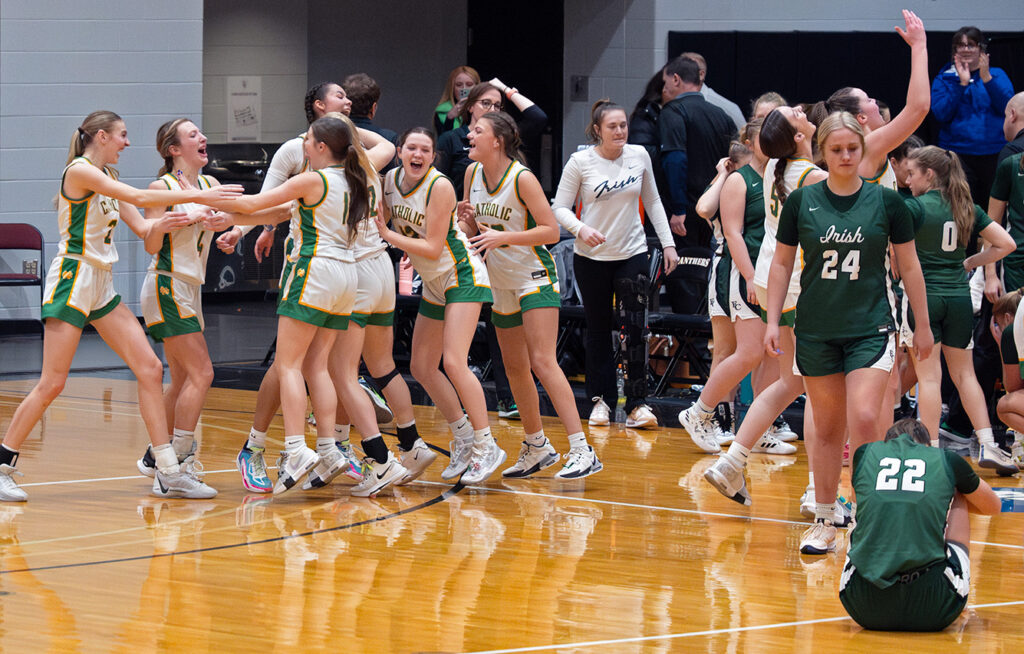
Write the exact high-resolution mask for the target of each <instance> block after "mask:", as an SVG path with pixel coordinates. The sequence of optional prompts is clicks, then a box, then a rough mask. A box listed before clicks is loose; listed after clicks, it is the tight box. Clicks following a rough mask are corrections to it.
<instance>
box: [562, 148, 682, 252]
mask: <svg viewBox="0 0 1024 654" xmlns="http://www.w3.org/2000/svg"><path fill="white" fill-rule="evenodd" d="M577 195H578V196H579V198H580V202H581V204H582V210H581V212H580V218H576V214H575V213H574V212H573V210H572V206H573V203H574V202H575V200H576V197H577ZM641 198H642V199H643V202H644V209H646V210H647V215H648V216H649V217H650V219H651V222H652V224H653V225H654V230H655V232H657V234H658V240H659V241H660V242H661V247H662V248H666V247H675V241H674V240H673V239H672V230H671V229H670V228H669V225H668V217H667V216H666V215H665V209H664V207H663V206H662V204H661V197H660V196H659V195H658V188H657V186H655V183H654V169H653V167H652V166H651V157H650V155H648V154H647V150H645V149H644V148H643V147H642V146H639V145H627V146H625V147H624V148H623V150H622V154H621V155H620V156H619V158H618V159H615V160H609V159H605V158H604V157H602V156H601V155H600V154H598V152H597V149H596V148H587V149H586V150H582V151H580V152H575V153H573V155H572V156H571V157H569V163H567V164H566V165H565V170H564V171H562V179H561V181H560V182H559V183H558V192H557V193H556V194H555V202H554V204H553V208H554V212H555V218H557V219H558V222H559V224H560V225H561V226H562V227H564V228H565V229H566V230H567V231H568V232H570V233H571V234H572V235H574V236H578V235H579V232H580V229H582V228H583V226H584V225H586V226H587V227H591V228H593V229H596V230H597V231H599V232H601V233H602V234H604V235H605V238H606V239H607V240H606V241H605V242H604V243H602V244H601V245H598V246H596V247H591V246H589V245H587V244H586V243H584V242H583V241H582V240H580V239H578V238H577V239H576V244H575V247H574V251H575V252H576V254H579V255H581V256H584V257H587V258H588V259H594V260H597V261H618V260H621V259H628V258H629V257H632V256H634V255H637V254H640V253H641V252H647V238H646V236H645V235H644V227H643V224H642V223H641V221H640V203H639V201H640V200H641Z"/></svg>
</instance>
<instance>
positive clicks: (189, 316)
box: [140, 270, 205, 341]
mask: <svg viewBox="0 0 1024 654" xmlns="http://www.w3.org/2000/svg"><path fill="white" fill-rule="evenodd" d="M202 290H203V289H202V287H201V286H199V285H198V284H189V283H188V282H184V281H182V280H180V279H175V278H174V277H171V276H170V275H159V274H157V273H156V272H154V271H152V270H151V271H149V272H148V273H146V281H144V282H143V283H142V297H141V298H140V300H141V303H142V317H143V319H145V321H146V330H147V331H148V332H149V335H150V336H151V337H152V338H153V340H155V341H162V340H164V339H165V338H168V337H171V336H180V335H182V334H192V333H195V332H201V331H203V328H204V326H205V325H204V323H203V293H202Z"/></svg>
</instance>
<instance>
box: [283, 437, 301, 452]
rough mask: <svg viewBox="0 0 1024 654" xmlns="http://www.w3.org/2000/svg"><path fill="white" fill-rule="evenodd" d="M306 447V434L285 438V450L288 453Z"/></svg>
mask: <svg viewBox="0 0 1024 654" xmlns="http://www.w3.org/2000/svg"><path fill="white" fill-rule="evenodd" d="M305 446H306V435H305V434H295V435H293V436H285V437H284V449H285V451H286V452H294V451H296V450H301V449H302V448H303V447H305Z"/></svg>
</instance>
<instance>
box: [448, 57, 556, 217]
mask: <svg viewBox="0 0 1024 654" xmlns="http://www.w3.org/2000/svg"><path fill="white" fill-rule="evenodd" d="M505 100H508V101H509V102H510V103H511V104H513V105H515V107H516V109H518V110H519V111H520V112H521V113H520V116H519V120H518V121H516V123H517V126H518V128H519V133H520V135H521V136H522V140H523V142H524V143H531V142H533V141H534V140H536V138H537V137H538V136H540V133H541V131H542V130H543V129H544V127H545V126H546V125H547V124H548V115H547V114H546V113H544V111H543V110H542V109H541V108H540V107H538V106H537V105H535V104H534V103H533V100H531V99H529V98H528V97H526V96H525V95H523V94H522V93H520V92H519V89H517V88H515V87H512V86H507V85H506V84H505V83H504V82H502V81H501V80H500V79H498V78H497V77H495V78H494V79H492V80H491V81H489V82H484V83H481V84H477V85H476V86H474V87H473V88H472V89H470V91H469V95H468V96H466V103H465V104H464V105H463V106H462V112H461V113H460V114H459V119H460V120H461V121H462V125H461V126H459V127H457V128H455V129H453V130H451V131H448V132H445V133H444V134H442V135H441V136H440V137H439V138H438V139H437V154H438V158H437V163H436V164H435V167H436V168H437V169H438V170H440V171H441V172H442V173H444V174H445V175H447V176H448V178H449V179H450V180H452V184H454V185H455V196H456V197H459V198H461V197H462V186H463V184H464V183H465V172H466V168H467V167H468V166H469V164H471V163H472V161H471V160H470V158H469V138H468V135H469V130H470V128H471V127H473V126H474V125H475V124H476V121H477V120H478V119H479V118H480V117H481V116H483V115H484V114H486V113H490V112H492V111H501V109H502V107H503V106H504V104H505Z"/></svg>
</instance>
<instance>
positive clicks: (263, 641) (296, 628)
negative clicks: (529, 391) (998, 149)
mask: <svg viewBox="0 0 1024 654" xmlns="http://www.w3.org/2000/svg"><path fill="white" fill-rule="evenodd" d="M30 387H31V382H26V381H10V382H0V430H2V429H5V428H6V426H7V424H8V423H9V421H10V416H11V414H12V413H13V411H14V409H15V407H16V406H17V403H18V402H19V400H20V399H21V397H23V396H24V394H25V392H26V391H27V390H28V389H29V388H30ZM254 399H255V394H254V393H252V392H248V391H233V390H220V389H214V390H213V391H211V393H210V395H209V398H208V401H207V408H206V410H205V412H204V414H203V418H202V426H201V432H200V434H201V439H202V445H201V449H200V454H201V458H202V460H203V462H204V464H205V466H206V470H207V478H206V480H207V482H208V483H210V484H211V485H213V486H214V487H216V488H218V489H219V490H220V494H219V495H218V496H217V498H216V499H214V500H209V501H188V500H171V501H166V500H158V499H156V498H154V497H151V496H150V495H149V486H150V484H149V480H148V479H145V478H143V477H141V476H139V475H138V474H137V473H136V470H135V459H136V458H138V456H139V455H140V454H141V453H142V451H143V449H144V448H145V446H146V443H147V439H146V436H145V432H144V430H143V428H142V423H141V420H140V419H139V417H138V411H137V404H136V397H135V390H134V385H133V384H132V383H130V382H126V381H118V380H108V379H101V378H82V377H78V378H72V379H71V380H69V382H68V385H67V388H66V390H65V392H64V394H63V396H62V397H61V398H59V399H58V400H57V401H56V402H55V403H54V404H53V406H52V407H51V408H50V409H49V411H48V413H47V415H46V418H45V420H44V421H43V422H42V424H40V425H39V427H37V429H36V430H35V432H33V435H32V437H31V438H30V440H29V441H27V442H26V445H25V447H24V449H23V453H22V455H21V459H20V461H19V465H18V467H19V469H20V470H22V471H24V473H25V477H24V478H22V479H21V480H20V481H21V482H22V485H23V487H24V488H25V489H26V491H27V492H28V493H29V495H30V501H29V502H28V503H26V504H2V505H0V650H3V651H18V652H78V651H81V652H109V651H117V652H164V651H187V652H235V651H268V652H269V651H273V652H286V651H288V652H320V651H344V652H479V651H507V652H527V651H564V652H675V651H680V652H683V651H686V652H689V651H700V652H729V653H733V652H818V651H828V652H834V651H842V652H846V651H849V652H876V653H878V652H890V651H895V650H902V651H905V652H917V651H920V652H936V651H970V652H1018V651H1020V649H1021V647H1022V646H1024V635H1022V634H1024V626H1022V625H1024V590H1022V589H1024V539H1022V534H1024V515H1021V514H1002V515H999V516H995V517H993V518H983V517H974V518H973V523H972V528H973V531H972V543H971V561H972V567H973V570H972V588H971V600H970V606H969V608H968V610H967V611H966V612H965V614H964V616H962V617H961V618H960V620H958V621H957V622H956V623H955V624H954V625H953V626H952V627H950V628H949V629H947V630H946V631H945V632H942V633H938V634H927V635H909V634H891V633H871V632H866V631H862V630H861V629H860V628H859V627H857V626H856V625H855V624H854V623H853V622H852V621H851V620H849V619H848V618H847V617H846V614H845V612H844V611H843V608H842V606H841V605H840V603H839V600H838V599H837V587H838V582H839V573H840V567H841V564H842V552H839V553H836V554H833V555H830V556H826V557H804V556H801V555H800V554H799V553H798V552H797V544H798V541H799V537H800V534H801V532H802V530H803V529H804V526H805V523H804V521H803V520H802V519H801V518H800V515H799V512H798V510H797V509H798V507H797V501H796V498H797V497H798V496H799V495H800V493H801V491H802V490H803V487H804V484H805V482H806V458H805V456H803V452H802V449H801V451H800V452H798V454H797V455H796V456H793V457H767V456H763V455H754V456H753V457H752V459H751V464H750V477H749V478H750V486H751V492H752V494H753V496H754V505H753V507H750V508H749V509H748V508H745V507H742V506H740V505H738V504H735V503H733V502H731V501H729V500H727V499H725V498H723V497H721V496H720V495H719V494H718V493H717V492H716V491H715V490H714V489H712V488H711V487H710V486H709V485H708V484H707V483H706V482H705V481H704V480H703V478H702V473H703V471H704V470H705V468H706V467H707V466H708V465H709V464H710V463H711V462H712V458H711V457H708V456H704V455H701V454H700V453H698V452H697V451H696V450H695V448H694V447H693V446H692V445H691V443H690V441H689V438H688V437H687V436H686V434H685V433H684V432H682V431H680V430H669V429H665V430H658V431H643V432H637V431H632V430H625V429H623V428H622V427H621V426H613V427H611V428H603V429H596V428H595V429H591V430H590V437H591V441H592V443H593V445H594V447H595V448H596V450H597V451H598V453H599V455H600V457H601V459H602V460H603V461H604V465H605V469H604V471H603V472H602V473H600V474H599V475H595V476H593V477H590V478H588V479H586V480H581V481H578V482H573V483H568V484H567V483H559V482H556V481H555V480H554V479H552V478H551V475H550V474H547V473H545V474H544V475H543V477H541V478H538V479H532V480H521V481H512V482H507V481H502V480H501V478H500V475H496V476H495V478H492V479H491V480H490V481H488V482H487V483H486V484H484V485H482V486H480V487H474V488H461V487H458V486H454V487H453V486H452V485H451V484H447V483H442V482H441V480H440V477H439V473H440V470H441V469H442V468H443V466H444V464H445V462H446V458H445V457H444V456H441V457H439V458H438V461H437V463H435V465H434V466H433V468H432V469H431V470H429V471H428V473H427V474H426V475H425V480H424V481H423V482H422V483H416V484H412V485H410V486H406V487H404V488H400V489H396V490H395V491H394V492H386V493H385V494H382V495H381V496H379V497H377V498H376V499H355V498H350V497H349V495H348V493H347V491H346V485H345V483H344V482H343V483H339V484H337V485H332V486H330V487H328V488H326V489H323V490H320V491H315V492H303V491H300V490H294V491H291V492H289V493H287V494H285V495H283V496H279V497H277V498H274V499H270V498H269V497H265V496H256V495H250V494H247V493H246V492H245V491H244V490H243V488H242V486H241V484H240V483H239V480H238V474H237V472H236V471H235V469H234V455H235V453H236V452H237V450H238V447H239V446H240V444H241V443H242V441H243V439H244V438H245V435H246V434H247V433H248V427H249V420H250V417H251V416H250V411H251V407H252V404H253V402H254ZM418 421H419V424H420V431H421V434H422V435H423V436H425V437H426V438H427V439H428V440H430V441H432V442H433V443H434V444H436V445H438V446H441V447H444V448H447V445H448V435H447V429H446V428H443V427H444V425H443V424H442V423H441V422H440V420H439V416H438V415H437V414H436V412H434V410H433V409H430V408H421V409H419V410H418ZM493 424H494V425H495V432H496V436H497V437H498V439H499V443H500V444H501V445H502V446H503V447H504V448H505V449H506V450H507V451H508V452H509V457H510V459H513V458H514V457H515V455H516V452H518V448H519V440H520V438H521V433H520V431H519V423H516V422H506V421H498V420H497V419H494V420H493ZM439 425H440V426H439ZM548 435H549V436H550V437H551V438H552V441H553V442H554V444H555V445H556V447H558V448H559V449H560V450H562V451H564V450H565V449H566V443H565V436H564V432H563V431H562V430H561V428H560V427H559V426H557V423H555V422H553V421H552V422H549V423H548ZM280 438H281V430H280V422H279V421H277V422H276V423H275V426H274V429H273V430H272V432H271V439H273V441H274V443H273V444H272V445H271V447H272V448H273V447H275V445H277V444H280ZM510 463H511V461H510ZM982 474H983V475H985V476H986V477H989V476H990V474H989V473H987V472H985V473H982ZM990 481H993V482H995V484H994V485H997V486H1020V485H1022V484H1021V479H1020V478H1019V477H1017V478H1010V479H999V480H995V479H994V478H993V479H990Z"/></svg>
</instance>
